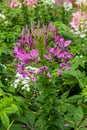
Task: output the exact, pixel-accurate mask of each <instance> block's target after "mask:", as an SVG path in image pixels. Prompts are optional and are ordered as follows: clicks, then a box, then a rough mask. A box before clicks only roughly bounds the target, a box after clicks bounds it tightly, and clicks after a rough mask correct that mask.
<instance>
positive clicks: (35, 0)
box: [24, 0, 38, 6]
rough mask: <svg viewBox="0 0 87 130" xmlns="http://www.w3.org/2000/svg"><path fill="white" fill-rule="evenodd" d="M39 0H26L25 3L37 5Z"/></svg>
mask: <svg viewBox="0 0 87 130" xmlns="http://www.w3.org/2000/svg"><path fill="white" fill-rule="evenodd" d="M37 2H38V0H24V3H25V4H26V5H27V6H32V5H35V4H37Z"/></svg>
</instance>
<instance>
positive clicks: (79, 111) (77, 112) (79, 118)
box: [74, 106, 83, 126]
mask: <svg viewBox="0 0 87 130" xmlns="http://www.w3.org/2000/svg"><path fill="white" fill-rule="evenodd" d="M82 119H83V111H82V108H81V106H79V107H78V108H77V109H76V110H75V113H74V120H75V123H76V126H78V125H79V124H80V122H81V121H82Z"/></svg>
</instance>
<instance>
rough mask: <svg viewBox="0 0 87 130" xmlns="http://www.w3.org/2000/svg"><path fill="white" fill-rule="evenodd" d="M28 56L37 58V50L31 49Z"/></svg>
mask: <svg viewBox="0 0 87 130" xmlns="http://www.w3.org/2000/svg"><path fill="white" fill-rule="evenodd" d="M30 55H31V57H32V58H36V57H38V49H32V50H31V51H30Z"/></svg>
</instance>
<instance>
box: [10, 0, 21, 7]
mask: <svg viewBox="0 0 87 130" xmlns="http://www.w3.org/2000/svg"><path fill="white" fill-rule="evenodd" d="M14 7H19V8H21V7H22V4H21V3H20V2H19V1H18V0H12V1H11V3H10V8H14Z"/></svg>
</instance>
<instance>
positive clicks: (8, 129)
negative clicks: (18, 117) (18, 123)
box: [7, 120, 14, 130]
mask: <svg viewBox="0 0 87 130" xmlns="http://www.w3.org/2000/svg"><path fill="white" fill-rule="evenodd" d="M13 123H14V120H13V121H12V122H11V123H10V125H9V126H8V128H7V130H10V128H11V126H12V125H13Z"/></svg>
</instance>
